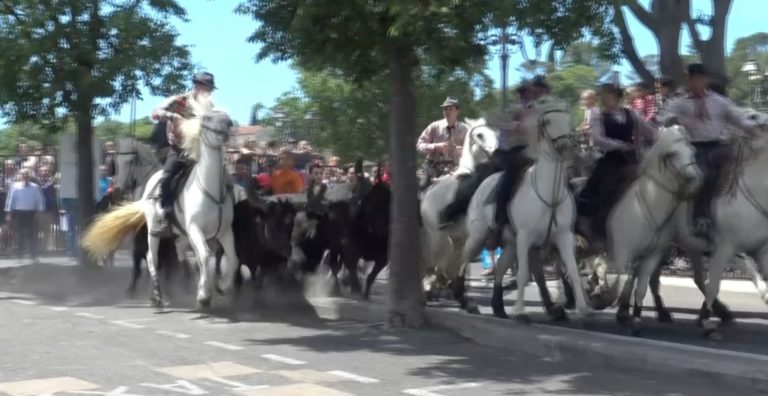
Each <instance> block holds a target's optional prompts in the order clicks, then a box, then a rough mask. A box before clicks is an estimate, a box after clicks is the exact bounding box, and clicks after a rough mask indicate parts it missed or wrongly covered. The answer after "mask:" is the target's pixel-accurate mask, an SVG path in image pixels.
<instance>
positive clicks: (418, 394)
mask: <svg viewBox="0 0 768 396" xmlns="http://www.w3.org/2000/svg"><path fill="white" fill-rule="evenodd" d="M478 386H480V384H478V383H475V382H467V383H464V384H452V385H438V386H430V387H427V388H413V389H406V390H404V391H403V393H406V394H409V395H414V396H443V395H441V394H440V393H435V391H443V390H455V389H467V388H477V387H478Z"/></svg>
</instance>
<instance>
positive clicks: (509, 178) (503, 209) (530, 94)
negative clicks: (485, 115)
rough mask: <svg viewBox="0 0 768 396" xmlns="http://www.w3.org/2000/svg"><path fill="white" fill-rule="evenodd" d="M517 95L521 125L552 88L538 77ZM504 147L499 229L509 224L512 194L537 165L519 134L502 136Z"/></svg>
mask: <svg viewBox="0 0 768 396" xmlns="http://www.w3.org/2000/svg"><path fill="white" fill-rule="evenodd" d="M517 92H518V94H519V95H520V101H521V103H522V108H521V109H520V110H519V112H518V113H517V115H516V116H515V119H516V120H517V121H521V120H522V119H523V118H525V116H526V113H527V112H528V111H529V109H530V108H531V106H532V103H533V102H534V101H536V100H538V99H541V98H543V97H547V96H550V90H549V85H548V84H547V81H546V79H545V78H544V76H541V75H538V76H536V77H534V78H533V80H531V81H530V83H524V84H523V85H521V86H520V87H519V88H518V91H517ZM500 146H503V147H502V150H505V151H504V152H503V153H502V154H501V156H500V157H499V159H500V161H502V163H503V164H504V166H503V169H504V174H503V175H502V176H501V179H500V180H499V185H498V186H497V188H496V210H495V212H494V219H495V223H496V225H497V226H498V227H499V229H501V228H502V227H504V225H506V224H507V223H509V214H508V213H507V203H509V200H510V198H512V193H513V191H512V190H513V189H514V187H515V185H516V184H517V182H518V180H520V177H521V176H522V175H523V173H524V171H525V170H526V169H528V168H529V167H530V166H531V165H532V164H533V159H531V158H528V157H527V156H526V155H525V149H526V148H527V147H528V141H527V137H526V136H525V135H524V134H522V133H520V132H519V131H518V130H512V131H510V132H508V133H507V134H504V133H502V137H501V142H500Z"/></svg>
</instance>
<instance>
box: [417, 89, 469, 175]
mask: <svg viewBox="0 0 768 396" xmlns="http://www.w3.org/2000/svg"><path fill="white" fill-rule="evenodd" d="M440 107H441V108H442V109H443V119H442V120H438V121H435V122H433V123H431V124H429V126H428V127H427V128H426V129H424V132H422V133H421V136H419V140H418V143H417V144H416V149H417V150H418V151H419V152H420V153H421V154H423V155H425V156H426V157H427V159H426V161H425V162H424V172H425V173H426V175H427V180H428V183H431V182H432V179H433V178H436V177H440V176H442V172H441V171H440V170H439V169H438V166H440V165H443V164H446V163H448V164H451V168H454V167H456V165H457V164H458V163H459V156H460V155H461V146H462V144H463V143H464V136H465V135H466V134H467V131H468V130H469V128H468V127H467V125H466V124H464V123H463V122H461V121H459V101H458V99H456V98H454V97H451V96H449V97H447V98H446V99H445V102H443V104H442V105H441V106H440Z"/></svg>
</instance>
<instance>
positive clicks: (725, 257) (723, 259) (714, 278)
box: [701, 244, 736, 338]
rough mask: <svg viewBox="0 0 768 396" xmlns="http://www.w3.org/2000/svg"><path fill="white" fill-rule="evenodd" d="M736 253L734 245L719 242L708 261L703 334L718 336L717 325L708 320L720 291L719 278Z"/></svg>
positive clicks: (702, 314) (702, 323)
mask: <svg viewBox="0 0 768 396" xmlns="http://www.w3.org/2000/svg"><path fill="white" fill-rule="evenodd" d="M735 255H736V251H735V249H734V247H733V246H732V245H730V244H727V245H726V244H720V245H717V246H715V254H714V255H713V256H712V260H711V261H710V262H709V282H708V283H707V288H706V290H707V292H706V293H705V297H706V301H705V302H704V307H703V308H702V313H701V325H702V327H703V328H704V335H705V336H708V337H712V338H720V337H721V336H720V334H719V333H718V331H717V326H716V325H715V324H714V323H713V322H712V321H711V320H710V312H712V307H713V305H714V304H715V301H716V299H717V295H718V294H719V293H720V280H721V279H722V277H723V272H724V270H725V266H726V265H727V264H728V262H729V261H730V260H731V259H733V256H735Z"/></svg>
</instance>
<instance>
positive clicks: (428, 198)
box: [421, 118, 498, 311]
mask: <svg viewBox="0 0 768 396" xmlns="http://www.w3.org/2000/svg"><path fill="white" fill-rule="evenodd" d="M466 122H467V124H468V125H469V131H468V132H467V134H466V136H465V137H464V145H463V146H462V154H461V159H460V161H459V167H460V168H462V169H463V170H465V171H470V172H471V171H473V170H474V167H475V165H477V164H480V163H484V162H488V161H490V160H491V156H492V155H493V152H494V151H495V150H496V148H497V146H498V134H497V132H496V131H495V130H493V129H492V128H491V127H490V126H489V125H488V122H487V121H486V119H485V118H481V119H479V120H466ZM458 185H459V180H458V179H457V176H456V175H453V174H451V175H446V176H443V177H441V178H439V179H438V180H437V182H436V183H435V184H433V185H432V186H430V187H429V188H428V189H427V191H425V193H424V197H423V198H422V200H421V221H422V230H421V234H422V252H421V253H422V260H421V263H422V274H423V279H422V282H423V288H424V291H425V292H426V293H427V297H428V298H429V297H431V295H432V294H433V293H435V292H436V291H437V289H438V288H439V287H441V286H443V285H445V284H447V283H448V282H454V283H453V286H454V295H456V296H457V299H459V302H460V303H461V305H462V308H466V307H467V304H468V301H467V300H466V299H464V298H463V297H462V296H461V295H462V294H463V285H464V280H463V277H462V275H463V272H462V271H461V267H462V266H461V264H462V263H461V254H460V249H462V247H463V246H464V241H465V239H466V228H465V226H464V221H458V222H456V223H455V224H453V225H451V226H449V227H448V228H445V229H440V227H439V213H440V211H442V210H443V208H445V206H446V205H448V204H449V203H450V202H451V201H452V200H453V197H454V195H455V194H456V189H457V187H458ZM472 310H473V311H474V310H475V308H474V307H473V308H472Z"/></svg>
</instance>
